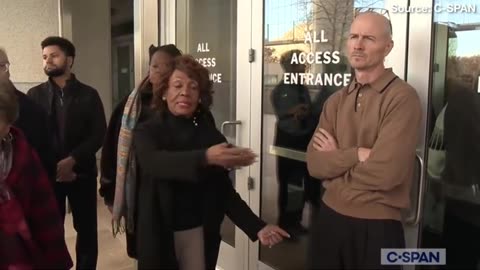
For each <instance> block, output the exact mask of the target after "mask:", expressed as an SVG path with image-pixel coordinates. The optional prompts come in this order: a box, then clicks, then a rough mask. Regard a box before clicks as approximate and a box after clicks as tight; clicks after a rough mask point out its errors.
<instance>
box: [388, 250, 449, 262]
mask: <svg viewBox="0 0 480 270" xmlns="http://www.w3.org/2000/svg"><path fill="white" fill-rule="evenodd" d="M446 261H447V258H446V252H445V249H444V248H438V249H415V248H382V265H445V263H446Z"/></svg>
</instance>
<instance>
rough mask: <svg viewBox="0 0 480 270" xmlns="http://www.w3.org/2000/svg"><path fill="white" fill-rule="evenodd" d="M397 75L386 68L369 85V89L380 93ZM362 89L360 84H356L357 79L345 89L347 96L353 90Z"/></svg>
mask: <svg viewBox="0 0 480 270" xmlns="http://www.w3.org/2000/svg"><path fill="white" fill-rule="evenodd" d="M396 77H397V75H395V73H393V71H392V69H391V68H386V69H385V71H384V72H383V73H382V75H380V77H379V78H377V79H376V80H375V81H374V82H372V83H369V84H368V85H370V87H371V88H373V89H375V90H376V91H377V92H379V93H381V92H383V91H384V90H385V87H387V86H388V84H390V82H391V81H392V80H393V79H394V78H396ZM360 87H362V84H360V83H358V82H357V79H356V78H354V79H353V80H352V82H351V83H350V84H349V85H348V87H347V94H350V93H352V92H353V91H354V90H355V89H358V88H360Z"/></svg>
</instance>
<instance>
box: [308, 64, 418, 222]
mask: <svg viewBox="0 0 480 270" xmlns="http://www.w3.org/2000/svg"><path fill="white" fill-rule="evenodd" d="M421 115H422V110H421V105H420V100H419V97H418V95H417V93H416V91H415V89H413V88H412V87H411V86H410V85H408V84H407V83H406V82H404V81H403V80H401V79H400V78H398V77H397V76H396V75H395V74H394V73H393V72H392V70H391V69H386V70H385V72H384V73H383V74H382V75H381V76H380V78H378V79H377V80H376V81H374V82H373V83H371V84H366V85H361V84H359V83H357V82H356V80H353V81H352V83H351V84H350V85H349V86H347V87H345V88H344V89H342V90H339V91H338V92H336V93H335V94H333V95H332V96H331V97H330V98H329V99H328V100H327V101H326V103H325V105H324V108H323V112H322V115H321V116H320V121H319V125H318V128H323V129H325V130H326V131H328V132H329V133H330V134H331V135H332V136H333V137H335V139H336V140H337V143H338V150H335V151H329V152H320V151H317V150H315V149H314V148H313V145H312V143H313V140H312V141H311V142H310V144H309V145H308V150H307V165H308V170H309V172H310V174H311V175H312V176H313V177H315V178H319V179H322V180H323V186H324V187H325V193H324V196H323V201H324V203H325V204H326V205H328V206H329V207H331V208H332V209H334V210H335V211H337V212H338V213H340V214H343V215H346V216H351V217H355V218H363V219H395V220H400V219H401V209H405V208H408V207H409V204H410V188H411V185H412V180H413V179H412V178H413V170H414V167H415V149H416V145H417V140H418V136H419V128H420V121H421ZM359 147H364V148H369V149H371V152H370V156H369V158H368V159H367V160H366V161H365V162H360V161H359V159H358V154H357V149H358V148H359Z"/></svg>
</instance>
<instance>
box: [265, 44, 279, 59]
mask: <svg viewBox="0 0 480 270" xmlns="http://www.w3.org/2000/svg"><path fill="white" fill-rule="evenodd" d="M274 52H275V49H274V48H271V47H264V48H263V62H264V63H278V62H279V59H278V57H277V56H276V55H274V54H273V53H274Z"/></svg>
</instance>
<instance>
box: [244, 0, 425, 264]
mask: <svg viewBox="0 0 480 270" xmlns="http://www.w3.org/2000/svg"><path fill="white" fill-rule="evenodd" d="M407 3H408V2H407V1H404V0H397V1H393V0H364V1H357V0H349V1H330V0H302V1H298V0H264V1H263V3H262V1H257V3H254V4H253V5H254V7H253V8H252V12H253V15H252V17H253V28H252V29H253V30H252V33H254V36H253V37H252V40H253V41H252V44H253V46H254V48H255V49H256V50H258V51H260V53H259V55H263V57H261V58H260V57H259V59H258V60H257V61H256V62H255V63H254V64H253V68H252V74H253V75H252V83H253V86H252V89H253V92H252V117H251V118H252V132H251V137H252V145H255V146H256V147H258V151H259V152H260V153H261V166H260V165H259V166H252V168H251V175H252V176H253V178H255V179H260V181H258V182H259V187H258V188H256V189H254V190H252V192H251V205H252V207H255V208H256V209H259V211H260V215H261V217H262V218H263V219H264V220H265V221H267V222H268V223H274V224H278V225H280V226H281V227H283V228H285V229H286V230H287V231H288V232H289V233H290V235H291V236H292V238H291V239H289V240H287V241H284V242H283V243H281V244H279V245H277V246H275V247H272V248H268V247H260V246H259V245H258V244H251V248H250V256H251V258H252V260H251V263H250V269H282V270H284V269H285V270H287V269H305V259H306V253H307V252H306V251H307V238H308V231H309V224H310V214H311V212H312V211H315V210H316V207H317V206H318V203H319V200H320V199H321V196H322V187H321V185H320V181H319V180H318V179H314V178H313V177H311V176H310V175H309V174H308V171H307V168H306V164H305V151H306V147H307V144H308V143H309V141H310V138H311V137H312V135H313V132H314V130H315V128H316V125H317V123H318V120H319V116H320V113H321V111H322V106H323V103H324V102H325V100H326V99H327V98H328V97H329V96H330V95H331V94H332V93H334V92H335V91H338V90H339V89H341V88H342V87H343V86H346V85H347V84H348V83H349V82H350V80H351V79H352V77H351V69H350V65H349V63H348V61H347V59H346V55H345V50H344V45H345V41H346V38H347V36H348V33H349V28H350V24H351V22H352V20H353V14H354V12H355V11H367V10H370V11H373V12H378V13H380V14H382V15H384V16H385V17H387V18H388V19H389V20H390V21H391V23H392V27H393V39H394V43H395V47H394V49H393V51H392V53H391V54H390V55H389V56H388V57H387V59H386V66H387V67H392V68H393V71H394V72H395V73H396V74H397V75H398V76H399V77H400V78H402V79H406V76H407V72H406V68H407V63H406V55H407V45H408V36H407V14H405V13H393V12H391V10H392V6H393V5H400V6H404V5H406V4H407ZM258 18H261V19H258ZM262 32H263V35H262V36H260V35H259V34H258V33H262ZM257 36H260V38H259V37H257ZM254 102H255V104H254ZM257 119H258V120H257ZM259 134H260V135H261V136H258V135H259ZM419 149H422V146H419ZM421 152H422V151H420V152H419V157H421V158H423V154H422V153H421ZM420 160H422V159H420ZM418 172H420V167H419V168H418ZM417 179H418V176H417V177H416V179H415V181H414V182H415V183H416V185H414V186H415V188H414V189H413V190H412V209H411V210H410V211H409V213H406V214H405V216H406V217H405V219H406V220H409V221H408V222H406V223H405V231H406V232H407V231H408V232H409V233H410V232H411V231H416V230H415V229H414V228H416V226H417V225H415V224H414V221H415V220H414V219H415V216H416V214H417V212H418V211H417V210H418V208H417V207H416V205H417V203H416V202H417V200H418V184H419V183H420V181H417ZM414 237H415V244H414V245H416V237H417V235H414ZM406 240H407V242H410V241H409V240H408V239H406Z"/></svg>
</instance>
